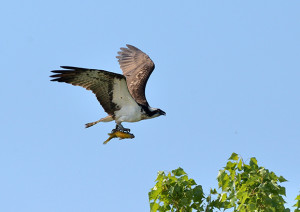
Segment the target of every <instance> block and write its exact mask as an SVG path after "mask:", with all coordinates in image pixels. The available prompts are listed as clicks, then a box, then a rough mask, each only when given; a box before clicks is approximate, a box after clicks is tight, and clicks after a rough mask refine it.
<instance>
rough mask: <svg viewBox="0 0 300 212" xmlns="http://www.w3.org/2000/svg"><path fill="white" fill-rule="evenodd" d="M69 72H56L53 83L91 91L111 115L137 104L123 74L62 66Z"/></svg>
mask: <svg viewBox="0 0 300 212" xmlns="http://www.w3.org/2000/svg"><path fill="white" fill-rule="evenodd" d="M61 68H64V69H68V70H54V71H52V72H53V73H55V74H54V75H52V76H50V77H53V78H54V79H52V80H51V81H57V82H65V83H70V84H72V85H77V86H81V87H84V88H86V89H87V90H91V91H92V92H93V93H94V94H95V95H96V97H97V99H98V101H99V102H100V104H101V105H102V107H103V108H104V110H105V112H106V113H108V114H109V115H114V112H115V111H116V110H119V109H120V108H121V107H122V106H124V105H126V104H128V103H130V104H136V102H135V101H134V99H133V98H132V97H131V95H130V93H129V91H128V89H127V85H126V79H125V77H124V76H123V75H121V74H116V73H112V72H108V71H104V70H97V69H86V68H78V67H71V66H61Z"/></svg>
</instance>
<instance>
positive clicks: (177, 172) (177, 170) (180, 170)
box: [172, 167, 186, 177]
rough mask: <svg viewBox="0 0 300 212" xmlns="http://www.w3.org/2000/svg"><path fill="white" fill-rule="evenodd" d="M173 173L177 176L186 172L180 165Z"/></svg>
mask: <svg viewBox="0 0 300 212" xmlns="http://www.w3.org/2000/svg"><path fill="white" fill-rule="evenodd" d="M172 173H173V174H174V175H175V176H177V177H178V176H181V175H185V174H186V173H185V172H184V171H183V169H182V168H181V167H179V168H178V169H175V170H173V171H172Z"/></svg>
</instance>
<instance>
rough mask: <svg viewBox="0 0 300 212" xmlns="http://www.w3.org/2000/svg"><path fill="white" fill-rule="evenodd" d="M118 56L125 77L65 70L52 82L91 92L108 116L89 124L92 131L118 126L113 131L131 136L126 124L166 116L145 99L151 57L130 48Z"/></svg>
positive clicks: (65, 68) (150, 69)
mask: <svg viewBox="0 0 300 212" xmlns="http://www.w3.org/2000/svg"><path fill="white" fill-rule="evenodd" d="M126 46H127V48H121V51H119V52H118V56H117V58H118V61H119V64H120V67H121V69H122V71H123V75H121V74H117V73H112V72H108V71H104V70H98V69H87V68H78V67H72V66H61V68H63V70H54V71H52V72H53V73H55V74H54V75H51V76H50V77H53V79H52V80H51V81H57V82H65V83H69V84H72V85H76V86H81V87H84V88H85V89H87V90H91V91H92V92H93V93H94V94H95V95H96V97H97V99H98V101H99V102H100V104H101V105H102V107H103V109H104V110H105V112H106V113H107V114H108V116H106V117H105V118H101V119H99V120H98V121H95V122H91V123H87V124H86V127H91V126H93V125H95V124H97V123H99V122H110V121H113V120H114V121H115V122H116V128H115V129H114V130H113V131H114V132H115V131H121V132H127V133H128V132H130V129H128V128H124V127H123V126H122V122H137V121H141V120H144V119H151V118H155V117H158V116H160V115H166V113H165V112H164V111H163V110H161V109H158V108H153V107H150V106H149V104H148V102H147V99H146V97H145V88H146V84H147V81H148V79H149V77H150V75H151V73H152V72H153V70H154V63H153V61H152V60H151V59H150V57H149V56H148V55H147V54H145V53H144V52H142V51H141V50H140V49H138V48H136V47H134V46H132V45H128V44H127V45H126Z"/></svg>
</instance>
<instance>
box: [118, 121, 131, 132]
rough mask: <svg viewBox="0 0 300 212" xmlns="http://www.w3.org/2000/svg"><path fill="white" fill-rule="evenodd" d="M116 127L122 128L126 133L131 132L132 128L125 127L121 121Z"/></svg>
mask: <svg viewBox="0 0 300 212" xmlns="http://www.w3.org/2000/svg"><path fill="white" fill-rule="evenodd" d="M116 129H118V130H120V131H122V132H125V133H129V132H130V129H129V128H125V127H123V125H122V124H121V123H120V124H117V126H116Z"/></svg>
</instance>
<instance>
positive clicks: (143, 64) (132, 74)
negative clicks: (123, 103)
mask: <svg viewBox="0 0 300 212" xmlns="http://www.w3.org/2000/svg"><path fill="white" fill-rule="evenodd" d="M126 46H127V48H120V49H121V51H120V52H118V54H119V55H118V56H117V58H118V61H119V64H120V67H121V69H122V71H123V74H124V76H125V77H126V81H127V87H128V90H129V92H130V94H131V96H132V97H133V98H134V99H135V101H136V102H137V103H139V104H142V105H145V106H149V104H148V102H147V99H146V96H145V89H146V84H147V81H148V79H149V77H150V75H151V73H152V72H153V70H154V67H155V65H154V63H153V61H152V60H151V59H150V57H149V56H148V55H147V54H145V53H144V52H142V51H141V50H140V49H138V48H136V47H134V46H131V45H128V44H127V45H126Z"/></svg>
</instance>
